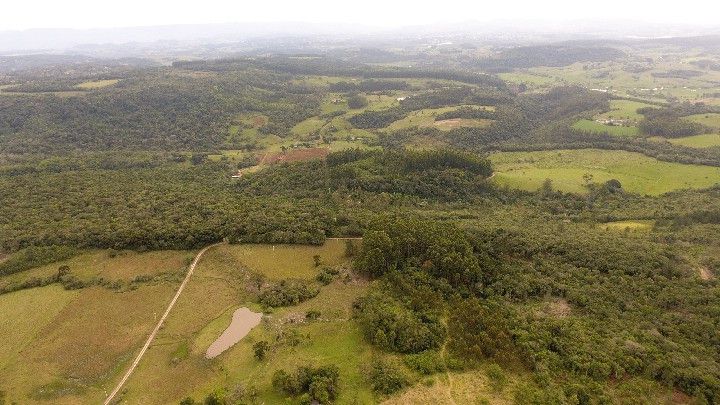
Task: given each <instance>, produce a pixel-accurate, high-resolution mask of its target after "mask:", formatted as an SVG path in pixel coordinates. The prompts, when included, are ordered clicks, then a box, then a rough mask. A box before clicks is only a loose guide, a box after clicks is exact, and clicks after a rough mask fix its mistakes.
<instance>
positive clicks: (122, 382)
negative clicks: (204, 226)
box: [104, 243, 221, 405]
mask: <svg viewBox="0 0 720 405" xmlns="http://www.w3.org/2000/svg"><path fill="white" fill-rule="evenodd" d="M220 244H221V243H216V244H214V245H210V246H206V247H205V248H203V250H201V251H200V252H199V253H198V254H197V256H195V260H193V262H192V264H191V265H190V268H189V269H188V272H187V274H186V275H185V279H184V280H183V282H182V284H180V288H178V290H177V292H176V293H175V296H174V297H173V299H172V301H170V305H168V307H167V309H166V310H165V313H164V314H163V316H162V317H161V318H160V321H158V323H157V325H155V329H153V331H152V333H150V336H148V338H147V340H146V341H145V345H144V346H143V348H142V349H141V350H140V353H138V355H137V357H136V358H135V361H133V363H132V365H131V366H130V368H129V369H128V370H127V372H126V373H125V375H124V376H123V378H122V380H120V382H119V383H118V385H117V386H116V387H115V389H114V390H113V391H112V392H111V393H110V395H108V397H107V399H105V402H104V405H108V404H109V403H110V402H111V401H112V400H113V398H115V395H117V393H118V392H120V390H121V389H122V387H123V385H125V382H126V381H127V380H128V378H130V375H131V374H132V372H133V371H135V368H136V367H137V365H138V364H139V363H140V360H142V357H143V355H145V352H146V351H147V349H148V347H150V343H152V341H153V339H155V335H157V333H158V331H159V330H160V327H162V324H163V322H165V319H166V318H167V317H168V315H169V314H170V311H171V310H172V309H173V307H174V306H175V302H176V301H177V299H178V298H179V297H180V293H182V292H183V290H184V289H185V285H186V284H187V282H188V281H189V280H190V276H192V274H193V272H194V271H195V266H197V264H198V262H199V261H200V258H201V257H202V255H203V254H204V253H205V252H207V251H208V249H210V248H212V247H214V246H218V245H220Z"/></svg>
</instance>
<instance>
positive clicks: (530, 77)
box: [498, 72, 559, 87]
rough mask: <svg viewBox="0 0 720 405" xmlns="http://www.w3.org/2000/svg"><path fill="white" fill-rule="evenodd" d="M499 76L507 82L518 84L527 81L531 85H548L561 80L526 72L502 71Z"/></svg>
mask: <svg viewBox="0 0 720 405" xmlns="http://www.w3.org/2000/svg"><path fill="white" fill-rule="evenodd" d="M498 76H500V78H501V79H503V80H505V81H507V82H512V83H518V84H520V83H525V84H526V85H528V86H530V87H547V86H552V85H553V84H556V83H558V82H559V81H558V80H557V79H555V78H552V77H547V76H541V75H538V74H532V73H524V72H512V73H500V74H498Z"/></svg>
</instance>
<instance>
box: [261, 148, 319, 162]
mask: <svg viewBox="0 0 720 405" xmlns="http://www.w3.org/2000/svg"><path fill="white" fill-rule="evenodd" d="M329 153H330V151H329V150H328V149H325V148H307V149H292V150H289V151H287V152H281V153H276V154H274V155H270V156H268V157H267V159H265V163H266V164H275V163H283V162H300V161H303V160H312V159H324V158H325V156H327V155H328V154H329Z"/></svg>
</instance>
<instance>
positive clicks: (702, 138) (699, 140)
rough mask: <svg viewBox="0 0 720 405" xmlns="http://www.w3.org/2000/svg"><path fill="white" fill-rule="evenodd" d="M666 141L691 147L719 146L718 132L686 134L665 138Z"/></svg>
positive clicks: (719, 136)
mask: <svg viewBox="0 0 720 405" xmlns="http://www.w3.org/2000/svg"><path fill="white" fill-rule="evenodd" d="M667 141H668V142H670V143H674V144H676V145H682V146H688V147H691V148H711V147H713V146H720V134H702V135H694V136H686V137H683V138H673V139H667Z"/></svg>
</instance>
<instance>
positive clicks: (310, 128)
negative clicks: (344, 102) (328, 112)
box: [291, 117, 326, 135]
mask: <svg viewBox="0 0 720 405" xmlns="http://www.w3.org/2000/svg"><path fill="white" fill-rule="evenodd" d="M325 123H326V122H325V120H324V119H321V118H318V117H310V118H308V119H306V120H304V121H302V122H299V123H298V124H296V125H295V126H294V127H292V129H291V132H292V133H293V135H308V134H311V133H313V132H316V131H319V130H320V129H321V128H322V127H323V126H324V125H325Z"/></svg>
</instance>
